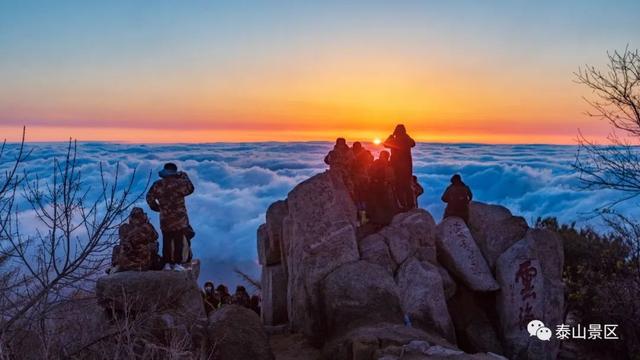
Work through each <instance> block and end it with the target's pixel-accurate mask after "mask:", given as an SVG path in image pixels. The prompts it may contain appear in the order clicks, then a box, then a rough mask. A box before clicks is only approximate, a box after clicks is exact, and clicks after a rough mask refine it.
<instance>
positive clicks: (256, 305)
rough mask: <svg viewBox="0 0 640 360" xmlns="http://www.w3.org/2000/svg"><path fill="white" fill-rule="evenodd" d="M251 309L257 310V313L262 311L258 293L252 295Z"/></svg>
mask: <svg viewBox="0 0 640 360" xmlns="http://www.w3.org/2000/svg"><path fill="white" fill-rule="evenodd" d="M251 310H253V311H255V312H256V314H258V315H260V312H261V311H262V309H261V307H260V296H258V295H252V296H251Z"/></svg>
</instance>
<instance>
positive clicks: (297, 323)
mask: <svg viewBox="0 0 640 360" xmlns="http://www.w3.org/2000/svg"><path fill="white" fill-rule="evenodd" d="M287 204H288V210H289V214H288V216H287V217H286V218H285V219H284V220H283V235H284V238H283V241H284V247H285V248H286V252H287V253H286V255H285V258H286V264H287V273H288V286H287V303H288V304H287V305H288V311H289V322H290V325H291V328H292V329H293V330H299V331H302V332H303V333H305V334H306V335H309V336H314V334H317V333H318V330H320V328H319V326H321V324H322V322H323V319H321V318H319V316H320V315H319V314H320V313H321V309H320V308H319V303H318V301H319V299H320V298H319V296H318V290H319V289H318V285H319V283H320V281H321V280H322V279H323V278H324V277H325V276H327V274H329V273H330V272H332V271H333V270H335V269H336V268H338V267H340V266H341V265H343V264H346V263H349V262H353V261H356V260H358V259H359V258H360V254H359V252H358V244H357V241H356V227H357V221H356V207H355V205H354V203H353V200H352V199H351V196H350V195H349V192H348V191H347V188H346V187H345V185H344V183H343V181H342V177H341V175H340V174H339V173H335V172H331V171H327V172H324V173H322V174H318V175H315V176H313V177H312V178H310V179H308V180H306V181H304V182H302V183H300V184H299V185H298V186H296V187H295V188H294V189H293V190H292V191H291V192H290V193H289V196H288V198H287Z"/></svg>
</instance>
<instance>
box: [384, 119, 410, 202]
mask: <svg viewBox="0 0 640 360" xmlns="http://www.w3.org/2000/svg"><path fill="white" fill-rule="evenodd" d="M384 146H385V147H386V148H389V149H391V166H392V167H393V170H394V173H395V177H396V178H395V187H396V189H395V190H396V196H397V198H398V202H399V203H400V208H401V210H404V211H406V210H409V209H411V207H412V204H413V202H414V198H415V195H414V193H413V189H412V187H411V183H412V178H411V177H412V176H413V161H412V159H411V148H412V147H414V146H416V142H415V141H414V140H413V139H412V138H411V137H410V136H409V135H407V131H406V129H405V128H404V125H402V124H401V125H398V126H396V128H395V130H394V131H393V134H391V135H389V137H388V138H387V140H386V141H385V142H384Z"/></svg>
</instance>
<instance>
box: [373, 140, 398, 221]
mask: <svg viewBox="0 0 640 360" xmlns="http://www.w3.org/2000/svg"><path fill="white" fill-rule="evenodd" d="M393 183H394V171H393V169H392V168H391V163H390V162H389V152H388V151H381V152H380V155H379V156H378V159H376V160H375V161H374V162H373V164H371V167H370V168H369V196H368V199H369V201H368V206H367V209H368V212H369V213H370V217H371V221H372V222H373V223H375V224H378V225H388V224H389V223H390V222H391V219H392V218H393V215H395V213H396V211H397V209H396V201H395V196H394V194H393Z"/></svg>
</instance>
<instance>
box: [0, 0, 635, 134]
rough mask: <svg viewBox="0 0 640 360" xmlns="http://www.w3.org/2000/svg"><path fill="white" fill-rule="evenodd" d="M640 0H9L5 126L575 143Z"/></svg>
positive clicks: (3, 40)
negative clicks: (404, 133) (588, 74)
mask: <svg viewBox="0 0 640 360" xmlns="http://www.w3.org/2000/svg"><path fill="white" fill-rule="evenodd" d="M639 24H640V1H637V0H634V1H617V2H615V4H613V2H611V1H393V2H391V1H366V2H365V1H348V2H347V1H317V2H314V4H309V3H308V2H305V3H304V4H303V2H301V1H255V2H254V1H227V2H220V1H177V0H176V1H159V0H154V1H115V0H110V1H86V0H84V1H28V0H21V1H8V0H2V1H0V84H1V85H0V134H2V135H4V136H1V137H7V138H9V139H16V138H17V136H18V134H19V132H20V129H21V127H22V126H23V125H26V126H27V130H28V136H29V139H30V140H32V141H52V140H54V141H59V140H65V139H67V138H69V137H76V138H78V139H80V140H110V141H127V142H211V141H262V140H279V141H290V140H329V139H333V138H335V137H336V136H337V135H343V136H346V137H347V138H349V139H359V140H372V139H374V138H376V137H384V136H385V135H386V134H387V133H388V132H389V131H391V130H392V128H393V126H394V124H396V123H398V122H402V123H404V124H405V125H406V126H407V128H408V129H409V131H410V133H411V134H412V135H413V136H414V137H415V138H416V139H418V140H422V141H438V142H483V143H568V144H570V143H573V142H574V139H575V137H576V134H577V132H578V129H580V130H581V131H582V132H583V133H585V134H587V135H589V136H593V137H602V136H605V135H606V134H607V128H608V127H607V126H606V124H604V123H601V122H600V121H598V120H595V119H589V118H587V117H586V116H585V115H584V111H585V110H587V105H586V104H585V102H584V100H583V99H582V98H581V97H582V96H590V93H589V91H587V89H585V88H584V87H582V86H580V85H578V84H576V83H574V81H573V80H574V75H573V72H574V71H576V70H577V69H578V67H579V66H581V65H584V64H585V63H587V64H593V65H597V66H602V65H603V64H604V60H605V57H606V52H607V51H612V50H615V49H623V48H624V47H625V46H626V45H627V44H629V46H630V47H632V48H637V47H638V46H640V43H639V41H640V25H639Z"/></svg>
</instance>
